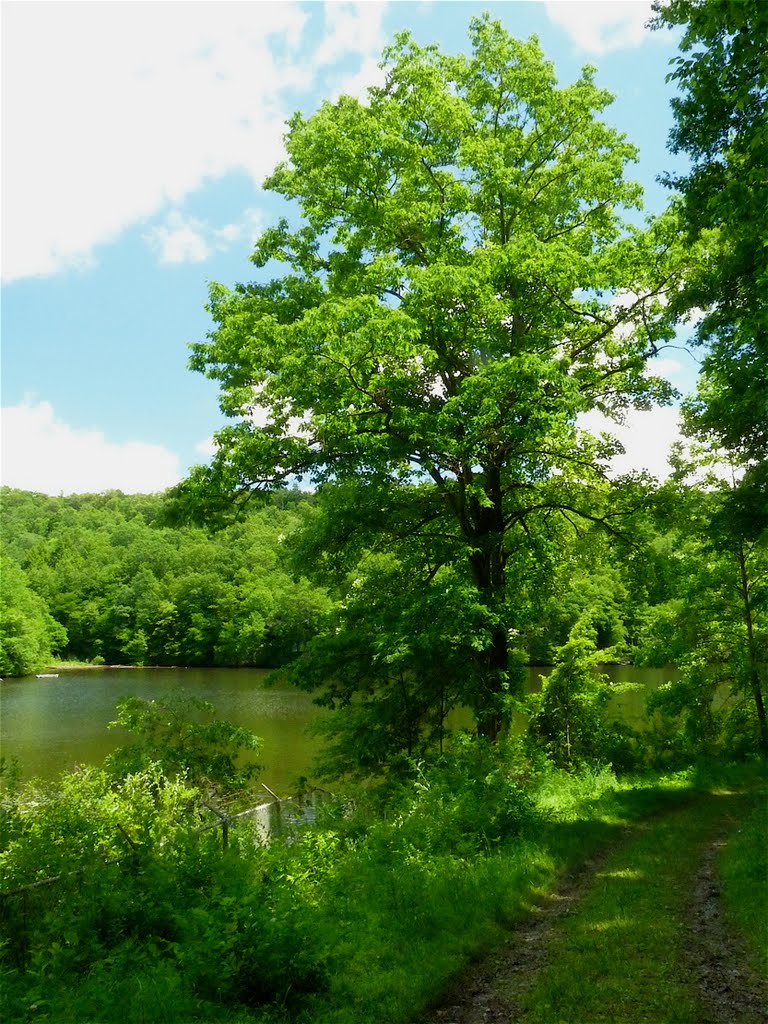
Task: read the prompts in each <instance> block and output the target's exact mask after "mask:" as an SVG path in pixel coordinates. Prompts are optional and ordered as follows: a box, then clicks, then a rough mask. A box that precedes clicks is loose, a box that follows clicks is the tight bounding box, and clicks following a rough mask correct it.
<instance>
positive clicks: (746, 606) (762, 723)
mask: <svg viewBox="0 0 768 1024" xmlns="http://www.w3.org/2000/svg"><path fill="white" fill-rule="evenodd" d="M738 556H739V574H740V579H741V586H740V592H741V601H742V608H743V614H744V624H745V625H746V627H747V654H748V658H749V662H748V664H749V668H748V672H749V685H750V688H751V690H752V696H753V698H754V701H755V710H756V711H757V724H758V729H759V730H760V753H761V754H762V756H763V757H764V758H765V759H766V760H768V722H766V717H765V702H764V700H763V691H762V687H761V686H760V666H759V661H758V654H757V644H756V643H755V628H754V614H753V612H752V602H751V601H750V597H749V576H748V574H747V558H746V555H745V554H744V544H743V543H740V544H739V549H738Z"/></svg>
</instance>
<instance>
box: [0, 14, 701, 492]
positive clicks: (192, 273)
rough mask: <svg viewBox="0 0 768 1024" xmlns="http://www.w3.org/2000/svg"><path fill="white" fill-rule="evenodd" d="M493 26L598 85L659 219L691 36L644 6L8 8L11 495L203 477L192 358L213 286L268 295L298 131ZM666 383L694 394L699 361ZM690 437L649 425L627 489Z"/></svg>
mask: <svg viewBox="0 0 768 1024" xmlns="http://www.w3.org/2000/svg"><path fill="white" fill-rule="evenodd" d="M485 10H487V11H489V12H490V13H491V15H492V16H493V17H495V18H498V19H499V20H500V21H501V22H502V23H503V24H504V25H505V26H506V28H508V29H509V30H510V31H511V32H512V33H513V34H514V35H516V36H518V37H521V38H527V37H528V36H530V35H531V34H536V35H537V36H538V37H539V40H540V42H541V44H542V46H543V49H544V51H545V53H546V54H547V56H548V58H549V59H550V60H552V61H553V62H554V64H555V68H556V72H557V75H558V78H559V80H560V82H561V83H562V84H567V83H568V82H570V81H573V79H574V78H576V77H577V76H578V74H579V72H580V69H581V67H582V66H583V65H584V64H592V65H594V66H596V67H597V68H598V74H597V81H598V82H599V84H600V85H602V86H605V87H607V88H608V89H610V90H611V91H612V92H613V93H614V94H615V96H616V100H615V102H614V104H613V105H612V106H611V107H610V108H609V109H608V111H607V112H606V114H605V118H606V120H608V121H609V122H611V123H612V124H614V125H615V126H617V127H618V128H620V129H621V130H622V131H624V132H626V134H627V135H628V137H629V139H630V140H631V141H632V142H634V143H635V144H636V145H638V146H639V148H640V161H639V163H638V164H637V165H635V166H634V167H633V168H632V174H633V177H634V178H635V180H638V181H640V182H642V183H643V185H644V186H645V188H646V200H645V203H646V209H647V210H648V211H649V212H652V213H653V212H659V211H661V209H662V208H663V206H664V205H665V202H666V199H667V195H666V192H665V190H664V189H663V187H662V186H661V185H659V184H658V182H657V180H656V178H657V176H658V175H659V174H660V173H662V172H663V171H666V170H670V169H672V168H673V167H674V166H675V163H674V160H673V157H672V156H671V155H670V154H669V153H668V152H667V149H666V143H667V136H668V132H669V129H670V127H671V124H672V115H671V111H670V107H669V99H670V96H671V95H672V87H671V86H670V85H668V84H666V83H665V75H666V74H667V72H668V70H669V69H668V62H669V60H670V58H671V57H672V56H673V55H674V54H675V52H676V45H677V38H678V37H677V36H676V35H674V34H673V33H671V32H669V31H667V30H662V31H656V32H651V31H650V30H648V29H647V28H645V23H646V21H647V20H648V18H649V16H650V2H645V0H552V2H547V0H507V2H504V3H496V2H492V0H487V2H480V3H474V2H461V0H457V2H441V0H431V2H420V0H407V2H406V0H400V2H389V3H378V2H364V3H345V2H329V3H322V2H313V3H298V2H295V3H294V2H289V0H284V2H282V0H281V2H237V3H230V2H221V0H219V2H215V3H211V2H195V3H189V2H153V3H143V2H114V3H112V2H107V0H97V2H89V3H72V2H55V3H53V2H35V0H23V2H22V0H17V2H5V3H3V7H2V67H3V70H2V124H3V129H2V135H3V138H2V154H3V156H2V357H1V358H2V362H1V364H0V365H1V369H2V451H1V457H0V479H1V480H2V483H3V484H6V485H8V486H11V487H19V488H24V489H27V490H34V491H41V492H44V493H47V494H54V495H55V494H62V493H63V494H68V493H82V492H98V491H104V490H109V489H115V488H117V489H120V490H123V491H125V492H126V493H134V492H153V491H160V490H163V489H165V488H166V487H168V486H171V485H172V484H174V483H176V482H177V481H178V480H179V479H181V478H182V477H183V476H184V474H185V473H186V472H187V470H188V469H189V467H190V466H191V465H193V464H195V463H199V462H204V461H206V460H207V458H208V457H209V456H210V453H211V451H212V448H211V437H212V435H213V433H214V431H215V430H217V429H218V428H219V427H221V426H222V425H223V423H224V420H223V417H222V416H221V414H220V412H219V409H218V393H217V388H216V384H215V382H212V381H209V380H207V379H206V378H204V377H203V376H202V375H200V374H196V373H193V372H192V371H190V370H189V369H187V359H188V356H189V351H188V348H187V346H188V344H190V343H192V342H195V341H202V340H204V339H205V337H206V334H207V332H208V331H209V330H210V328H211V326H212V325H211V322H210V318H209V317H208V314H207V313H206V311H205V304H206V301H207V294H208V284H209V282H211V281H217V282H221V283H223V284H226V285H228V286H232V285H233V284H234V283H236V282H242V281H249V280H254V279H255V278H256V275H257V274H258V273H259V272H258V271H257V270H256V268H254V267H253V265H252V264H251V263H249V261H248V256H249V253H250V252H251V250H252V248H253V243H254V240H255V238H256V237H257V236H258V234H259V232H260V231H261V230H262V229H263V228H264V227H267V226H269V225H270V224H271V223H272V222H273V221H274V219H275V218H276V216H277V215H278V212H282V207H281V206H280V205H279V202H280V201H279V200H278V199H277V198H276V197H274V196H272V195H270V194H269V193H267V192H265V191H263V190H262V188H261V182H262V181H263V180H264V178H265V177H266V176H267V175H268V174H269V172H270V171H271V170H272V169H273V167H274V166H275V165H276V164H277V163H278V162H279V161H280V160H281V159H282V157H283V134H284V131H285V122H286V120H287V118H288V117H290V115H291V114H292V113H293V112H294V111H296V110H302V111H303V112H304V113H307V114H309V113H311V112H312V111H313V110H315V109H316V108H317V107H318V106H319V104H320V103H321V102H322V101H323V100H324V99H327V98H330V99H333V98H335V97H337V96H339V95H341V94H343V93H351V94H353V95H357V96H359V97H361V98H364V97H365V90H366V88H367V87H368V86H369V85H372V84H376V83H377V82H378V81H379V80H380V78H379V76H380V70H379V68H378V61H379V58H380V55H381V51H382V49H383V47H384V46H386V45H387V43H388V42H390V41H391V40H392V38H393V36H394V34H395V33H396V32H398V31H400V30H402V29H408V30H409V31H411V33H412V34H413V36H414V37H415V39H416V40H417V41H418V42H419V43H422V44H426V43H431V42H434V43H437V44H438V45H439V46H440V47H441V48H442V49H443V50H445V51H446V52H453V53H456V52H462V51H466V49H467V27H468V24H469V21H470V18H471V17H472V16H473V15H478V14H481V13H482V12H483V11H485ZM656 369H657V372H659V373H661V374H662V375H664V376H667V377H668V378H669V379H670V380H671V381H672V382H673V383H674V384H675V385H676V386H677V387H678V388H679V389H680V390H681V391H682V392H687V391H690V390H691V389H692V388H693V386H694V381H695V362H694V361H693V360H692V358H690V357H689V356H687V355H686V354H685V352H684V351H681V350H678V349H675V350H671V351H667V352H665V353H663V354H662V356H661V357H660V359H659V360H657V367H656ZM592 425H593V426H596V425H597V424H595V423H594V421H592ZM677 427H678V420H677V412H676V410H675V409H674V408H665V409H658V410H654V411H652V412H646V413H632V414H630V417H629V419H628V422H627V424H625V425H624V426H623V427H622V428H620V429H619V430H618V435H619V437H620V439H621V440H623V442H624V444H625V447H626V449H627V454H626V455H625V456H622V457H619V459H618V461H617V463H616V464H615V467H614V468H615V470H616V471H626V470H628V469H633V468H648V469H649V470H650V471H651V472H653V473H656V474H657V475H660V476H663V475H664V474H665V472H666V470H667V468H668V466H667V463H666V461H665V455H666V452H667V450H668V444H669V442H670V440H672V439H673V438H674V437H675V436H676V431H677Z"/></svg>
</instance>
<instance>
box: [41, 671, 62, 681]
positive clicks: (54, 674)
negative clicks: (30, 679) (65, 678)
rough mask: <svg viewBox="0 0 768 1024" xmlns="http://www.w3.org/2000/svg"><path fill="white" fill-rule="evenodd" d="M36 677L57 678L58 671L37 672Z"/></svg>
mask: <svg viewBox="0 0 768 1024" xmlns="http://www.w3.org/2000/svg"><path fill="white" fill-rule="evenodd" d="M37 678H38V679H58V678H59V673H58V672H39V673H38V676H37Z"/></svg>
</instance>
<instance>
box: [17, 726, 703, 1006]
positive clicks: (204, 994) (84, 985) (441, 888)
mask: <svg viewBox="0 0 768 1024" xmlns="http://www.w3.org/2000/svg"><path fill="white" fill-rule="evenodd" d="M523 778H525V780H526V784H525V786H523V785H522V782H521V780H522V779H523ZM71 785H75V783H72V784H71ZM132 785H133V787H134V791H135V789H136V787H137V785H138V783H136V782H134V783H132ZM694 788H695V779H694V777H693V775H691V774H685V773H681V774H678V775H675V776H667V777H661V776H659V777H655V778H651V777H646V778H645V779H643V780H635V781H634V782H632V781H628V780H626V779H625V780H621V781H619V780H617V779H616V778H615V776H614V775H613V774H612V773H611V772H610V771H607V770H600V771H592V772H587V773H583V774H581V775H570V774H567V773H566V772H563V771H559V770H557V769H554V768H552V767H549V766H547V765H546V764H544V765H541V764H539V765H538V766H536V767H535V769H534V768H533V767H532V766H531V765H530V764H525V763H522V761H521V756H520V753H519V751H514V750H504V749H491V748H489V747H487V746H486V745H484V744H483V743H480V742H477V743H467V744H465V745H464V746H463V747H462V748H459V749H458V750H456V751H454V752H453V754H452V756H451V757H450V758H444V759H442V760H441V761H440V762H438V763H436V764H433V765H422V766H419V767H418V769H417V770H415V771H414V773H413V775H412V777H411V778H410V779H408V780H407V781H406V782H403V783H402V784H401V785H400V786H399V788H397V789H396V790H393V791H390V793H389V797H388V799H387V800H386V801H385V802H384V803H382V802H381V801H379V802H373V803H369V801H368V800H367V798H366V797H365V796H364V795H358V796H357V797H356V798H355V799H354V800H352V801H350V800H345V801H344V802H340V803H339V804H338V805H331V806H329V807H328V808H327V810H326V813H325V816H324V817H323V818H321V820H319V821H318V822H317V823H316V824H315V825H314V827H312V828H311V829H309V830H304V831H301V832H297V833H296V834H295V835H294V836H293V837H291V840H290V841H289V842H286V843H276V844H274V845H272V846H271V847H263V846H259V845H258V843H256V842H255V841H254V840H252V839H251V838H249V837H248V836H247V834H246V833H245V832H244V831H242V832H239V833H238V834H233V836H232V841H231V847H230V850H229V851H228V852H227V854H226V855H222V854H221V852H220V850H218V849H217V847H216V844H215V842H214V841H212V840H210V839H209V840H205V841H203V842H201V841H200V839H199V838H198V837H194V838H193V837H192V836H191V835H188V834H187V832H185V831H184V829H183V828H182V824H181V817H180V815H179V813H177V811H178V808H177V807H176V805H174V815H175V817H174V818H173V822H172V824H173V827H174V828H175V829H176V834H177V845H176V848H175V849H176V853H175V854H174V855H173V857H171V856H170V855H169V854H168V853H167V852H165V853H163V851H160V850H158V848H157V842H159V841H160V840H161V838H162V828H161V827H160V825H161V823H159V822H155V824H151V823H148V822H147V823H145V824H146V829H145V833H146V842H145V844H144V846H143V847H142V849H141V851H136V850H134V851H131V852H132V853H133V854H134V856H133V857H132V858H128V861H127V863H126V865H125V866H121V867H119V868H117V867H114V866H113V867H111V868H106V867H104V868H99V867H98V865H97V864H96V861H93V869H92V871H91V873H90V874H86V875H83V876H82V878H79V879H78V880H77V881H76V882H75V881H73V882H71V883H67V884H66V885H65V886H64V888H63V889H62V888H58V891H57V887H55V886H50V887H48V889H46V890H38V891H36V893H35V896H34V900H36V901H38V902H37V903H36V905H35V908H34V913H33V914H29V913H27V914H26V915H25V914H24V912H23V907H22V909H21V910H19V906H20V904H17V910H16V911H15V914H14V915H10V916H6V918H5V921H6V926H5V928H4V930H3V932H2V938H3V941H4V943H5V946H4V950H3V953H2V965H3V966H2V969H3V971H4V975H5V977H4V981H5V985H4V986H3V994H4V999H5V1007H4V1017H5V1019H8V1020H14V1021H26V1020H30V1021H31V1020H48V1021H56V1022H57V1024H68V1022H70V1021H71V1022H73V1024H74V1022H77V1024H89V1022H97V1021H98V1022H99V1024H134V1022H135V1024H139V1022H142V1024H144V1022H147V1021H151V1022H153V1024H154V1022H166V1021H167V1022H168V1024H182V1022H183V1024H192V1022H193V1021H209V1022H211V1024H213V1022H217V1021H229V1022H231V1024H235V1022H237V1024H254V1022H267V1021H269V1022H272V1024H274V1022H285V1021H292V1022H297V1024H298V1022H300V1024H310V1022H311V1024H359V1022H360V1021H365V1022H366V1024H385V1022H386V1024H397V1022H403V1024H405V1022H408V1021H411V1020H413V1019H414V1018H416V1017H417V1015H418V1014H419V1013H420V1012H421V1011H422V1010H423V1009H424V1008H425V1007H426V1006H428V1005H429V1004H430V1003H431V1002H433V1001H434V1000H435V999H436V998H437V997H438V996H439V994H440V993H441V991H443V989H444V988H445V986H446V984H447V982H448V981H449V979H450V978H451V977H452V976H453V975H455V974H456V973H457V972H458V971H459V970H460V969H461V968H462V967H463V966H464V965H466V964H467V962H468V961H469V960H470V959H472V958H473V957H477V956H478V955H480V954H482V953H483V952H484V951H486V950H488V949H489V948H491V947H492V946H494V945H495V944H497V943H498V942H499V941H500V940H501V939H502V937H503V936H504V935H505V934H506V932H507V930H508V929H509V927H510V926H511V925H513V924H514V923H515V922H517V921H519V920H521V919H522V918H523V917H524V916H525V915H526V914H528V913H529V911H530V909H531V907H532V905H533V904H534V903H535V902H536V901H537V900H538V899H540V898H541V897H542V895H543V894H544V893H545V892H546V891H548V890H550V889H551V888H552V886H553V885H554V884H555V881H556V879H557V877H558V875H559V873H560V872H562V871H563V870H565V869H567V868H568V867H571V866H573V865H574V864H576V863H578V862H580V861H581V860H583V859H584V858H585V857H586V856H588V855H589V854H590V853H591V852H593V851H594V850H595V849H596V848H597V847H599V846H600V845H602V844H605V843H607V842H611V841H612V840H613V839H615V838H617V837H618V836H620V835H621V834H622V831H623V830H624V829H625V828H626V826H627V825H628V824H631V823H632V822H634V821H638V820H640V819H641V818H643V817H645V816H647V815H648V814H651V813H654V812H655V811H658V810H660V809H663V808H665V807H667V806H670V805H671V804H672V803H680V802H682V801H684V800H686V799H688V797H689V796H690V794H691V793H692V792H693V790H694ZM69 792H70V793H71V789H70V790H69ZM142 792H144V790H142ZM110 793H111V791H106V790H105V791H104V792H103V793H102V792H101V791H99V793H98V794H96V795H94V794H91V798H90V799H91V803H89V804H88V805H87V807H84V810H83V812H82V814H81V815H80V817H79V818H78V819H77V821H75V820H74V819H73V818H72V815H71V814H69V816H67V815H65V816H64V819H65V821H66V825H67V828H69V829H74V828H79V827H80V824H79V822H80V819H81V818H82V819H83V820H86V819H87V820H91V819H90V818H89V815H91V817H92V815H93V814H96V812H97V811H98V810H99V808H102V809H106V810H105V813H106V811H108V812H109V814H112V815H113V817H114V815H115V814H116V813H117V812H116V811H115V808H114V806H113V804H114V794H112V795H110ZM151 793H154V790H152V789H151V787H150V788H149V789H148V790H147V793H145V800H144V804H143V805H142V806H143V808H144V810H143V813H144V814H145V815H146V814H147V813H148V811H147V807H148V804H147V801H148V800H149V795H147V794H150V795H151ZM83 799H84V798H83ZM100 801H101V802H100ZM102 805H103V807H102ZM121 806H122V805H121ZM132 806H133V805H132V804H129V803H126V805H125V807H124V808H122V810H121V812H120V813H122V814H124V815H125V816H124V817H123V818H122V819H120V822H121V825H122V828H123V831H125V832H126V833H128V834H129V835H133V836H135V835H136V833H135V831H134V830H135V829H136V828H137V825H136V824H135V823H132V819H131V818H130V814H131V813H132V812H131V810H130V808H131V807H132ZM6 810H8V808H6ZM17 810H18V808H17ZM54 810H55V809H54ZM54 810H51V812H50V817H51V821H52V825H51V828H52V829H53V831H52V832H51V833H50V836H49V839H50V841H51V842H53V841H55V839H56V835H58V834H59V833H60V831H61V824H62V820H63V819H62V813H63V811H61V812H59V811H55V812H54ZM86 811H87V812H88V813H87V814H86V813H85V812H86ZM14 813H15V812H14ZM25 813H31V812H30V811H29V809H27V811H25ZM99 813H101V812H99ZM164 813H166V815H167V814H168V813H169V812H168V811H166V812H164ZM22 817H23V815H22ZM43 819H44V816H43V818H41V817H40V816H39V815H38V816H37V818H36V819H35V820H36V821H37V825H36V827H35V828H34V829H33V830H32V833H33V838H34V841H35V843H36V849H38V850H40V849H42V848H43V847H44V846H45V843H46V841H47V840H46V833H45V829H44V828H43V825H42V821H43ZM19 820H20V819H19ZM19 820H17V819H15V818H14V817H13V813H11V814H10V818H6V822H10V825H9V827H11V826H13V827H14V828H16V829H17V831H16V833H15V834H14V835H15V838H13V837H12V841H8V835H7V834H6V836H5V842H4V847H3V849H4V853H2V854H1V855H0V867H2V866H3V864H4V865H5V869H6V874H7V875H8V872H9V871H10V875H8V877H15V878H18V875H14V874H13V871H12V870H11V869H12V868H13V864H12V863H10V862H11V861H13V858H14V856H16V857H17V860H18V861H19V863H21V862H23V860H24V856H26V855H27V854H29V851H28V850H27V851H26V854H25V851H24V849H23V847H24V840H23V833H24V829H23V828H22V826H21V825H20V824H19ZM110 820H112V819H110ZM14 821H16V825H13V822H14ZM57 828H58V829H59V833H56V832H55V829H57ZM11 830H13V829H11ZM108 831H109V830H108V829H107V830H106V831H105V832H104V834H105V835H106V834H107V832H108ZM110 835H111V832H110ZM207 835H208V836H209V837H210V835H211V834H210V833H208V834H207ZM14 843H15V844H16V845H14ZM153 844H154V845H153ZM80 847H81V848H83V843H82V842H81V843H80ZM163 850H166V848H165V847H164V848H163ZM14 851H16V853H14ZM3 857H4V858H5V860H4V861H3V860H2V858H3ZM2 887H3V888H5V887H6V886H2ZM11 919H13V921H12V920H11ZM14 921H15V924H14V923H13V922H14ZM9 922H10V923H9ZM22 940H23V941H22ZM33 1006H34V1007H36V1009H34V1010H33V1009H31V1007H33Z"/></svg>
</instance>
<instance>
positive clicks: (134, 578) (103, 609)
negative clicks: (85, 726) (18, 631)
mask: <svg viewBox="0 0 768 1024" xmlns="http://www.w3.org/2000/svg"><path fill="white" fill-rule="evenodd" d="M289 497H290V492H288V493H287V494H286V496H285V501H283V502H276V503H275V504H274V505H273V506H272V507H271V508H269V509H261V510H254V511H253V512H252V514H251V515H249V516H247V517H246V518H245V519H244V521H243V522H241V523H238V524H236V525H234V526H232V527H230V528H229V529H228V530H226V531H224V532H223V533H220V534H217V535H215V536H211V535H209V534H208V533H206V532H205V531H204V530H202V529H195V528H191V527H185V528H183V529H174V528H170V527H167V526H162V525H160V517H161V513H162V510H163V503H162V498H161V497H160V496H157V495H155V496H147V495H130V496H129V495H123V494H120V493H119V492H109V493H107V494H104V495H73V496H70V497H68V498H49V497H46V496H45V495H41V494H30V493H27V492H23V491H14V490H9V489H4V490H3V502H2V514H3V533H4V536H5V537H7V538H8V540H7V547H8V552H9V557H10V558H12V559H13V561H14V562H15V563H16V566H17V567H18V568H17V569H14V570H13V572H11V570H9V575H8V577H7V586H8V587H10V586H11V583H12V580H13V579H15V578H16V577H17V575H18V572H19V571H21V573H22V574H23V579H24V581H25V584H26V586H27V587H28V588H29V589H30V590H32V591H34V593H35V594H36V595H37V598H39V599H40V600H41V601H42V602H44V605H41V607H46V608H47V610H48V611H49V612H50V614H51V615H52V616H53V618H54V619H55V620H56V621H57V622H58V623H60V624H61V625H62V626H63V627H64V628H65V629H66V632H67V640H66V643H65V642H64V641H62V640H57V645H56V646H57V648H58V650H59V651H60V653H61V655H62V656H63V658H64V659H71V660H78V661H94V662H96V663H100V664H103V663H104V662H108V663H110V664H116V663H122V664H125V663H128V664H150V665H156V664H166V665H168V664H170V665H212V664H216V665H266V666H276V665H281V664H284V663H285V662H287V661H290V660H291V659H292V658H293V657H295V655H296V654H297V653H298V652H299V651H300V650H301V648H302V646H303V645H304V644H305V643H306V641H307V640H308V639H309V637H310V636H311V635H312V634H313V632H314V631H315V629H316V626H317V622H318V620H319V619H320V617H321V616H322V615H323V614H324V613H325V612H326V611H327V609H328V607H329V601H328V599H327V597H326V596H325V594H324V592H323V591H322V590H321V589H319V588H318V587H316V586H312V585H311V584H309V583H308V581H307V580H306V579H305V578H303V575H304V574H303V573H302V572H301V570H300V569H298V570H297V571H296V572H295V573H294V572H293V571H289V570H287V569H286V568H284V567H283V566H282V564H281V561H282V555H283V552H284V551H285V549H286V548H287V547H289V546H290V537H291V534H292V532H293V531H294V529H295V527H296V525H297V522H298V519H299V517H300V515H301V513H300V512H299V511H298V510H297V506H298V505H299V504H300V502H299V501H298V500H296V499H293V498H291V499H290V500H288V499H289ZM302 501H303V502H304V504H308V503H309V501H310V498H309V497H308V496H304V498H303V499H302ZM281 505H285V506H286V507H280V506H281ZM3 575H4V577H5V575H6V574H5V573H4V574H3ZM14 595H15V596H13V607H14V609H18V610H14V611H12V612H9V616H11V617H9V619H8V621H9V622H12V621H14V620H13V618H12V616H13V615H16V614H18V615H24V613H23V610H22V606H21V603H20V602H21V597H20V595H19V594H18V593H17V591H16V590H15V591H14ZM29 620H30V616H29V615H26V616H25V621H29ZM57 638H58V634H57ZM25 671H30V669H28V668H27V669H26V670H25Z"/></svg>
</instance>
